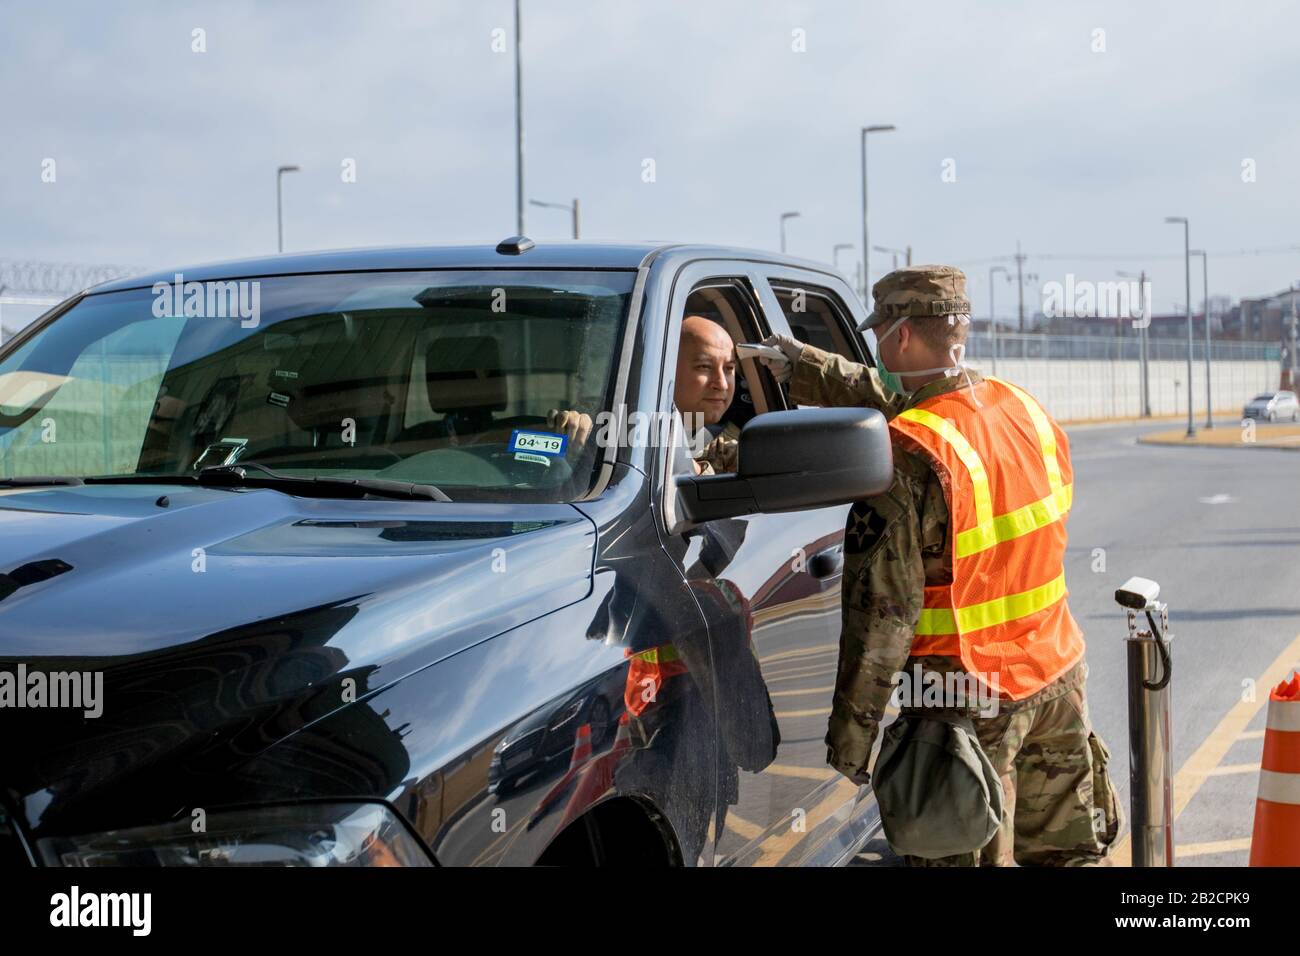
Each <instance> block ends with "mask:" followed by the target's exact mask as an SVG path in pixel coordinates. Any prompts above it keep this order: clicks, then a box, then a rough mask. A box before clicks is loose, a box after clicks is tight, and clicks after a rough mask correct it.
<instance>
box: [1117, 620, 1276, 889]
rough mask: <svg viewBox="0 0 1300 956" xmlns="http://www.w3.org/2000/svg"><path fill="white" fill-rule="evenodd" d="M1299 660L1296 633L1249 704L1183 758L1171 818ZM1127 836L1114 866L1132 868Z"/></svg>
mask: <svg viewBox="0 0 1300 956" xmlns="http://www.w3.org/2000/svg"><path fill="white" fill-rule="evenodd" d="M1298 659H1300V634H1297V635H1296V637H1295V640H1293V641H1292V642H1291V643H1290V644H1289V645H1287V647H1286V649H1285V650H1283V651H1282V653H1281V654H1279V655H1278V656H1277V657H1276V658H1275V659H1274V661H1273V663H1272V664H1270V665H1268V669H1267V670H1266V671H1264V673H1263V674H1261V675H1260V677H1259V680H1257V681H1256V682H1255V686H1256V688H1261V689H1262V690H1260V691H1257V692H1256V694H1255V699H1254V700H1253V701H1245V700H1238V701H1237V703H1235V704H1234V705H1233V706H1232V709H1231V710H1229V711H1228V713H1227V714H1225V715H1224V717H1223V719H1222V720H1221V721H1219V723H1218V726H1216V727H1215V728H1214V729H1213V730H1212V731H1210V734H1209V736H1208V737H1206V738H1205V739H1204V740H1203V741H1201V745H1200V746H1199V747H1197V748H1196V752H1195V753H1194V754H1192V755H1191V756H1190V757H1188V758H1187V763H1185V764H1183V767H1182V769H1181V770H1179V771H1178V774H1177V775H1176V776H1175V777H1174V819H1175V820H1177V819H1178V818H1179V816H1181V815H1182V812H1183V811H1184V810H1186V809H1187V805H1188V804H1189V803H1191V802H1192V797H1194V796H1196V792H1197V791H1198V790H1200V789H1201V785H1202V784H1204V783H1205V780H1206V778H1207V777H1209V776H1210V771H1211V770H1213V769H1214V768H1215V767H1217V766H1218V765H1219V762H1220V761H1221V760H1223V758H1224V757H1225V756H1227V754H1228V751H1229V750H1230V749H1231V748H1232V745H1233V744H1235V743H1236V742H1237V741H1238V740H1239V739H1241V735H1242V734H1243V733H1244V732H1245V731H1246V727H1247V726H1248V725H1249V724H1250V722H1251V721H1252V720H1254V719H1255V715H1256V714H1258V713H1259V712H1260V710H1261V709H1262V708H1263V707H1264V704H1265V703H1266V702H1267V701H1268V691H1269V689H1271V688H1273V687H1276V686H1277V685H1278V684H1280V683H1281V682H1282V681H1283V680H1285V679H1286V677H1287V675H1288V674H1289V673H1290V672H1291V668H1292V667H1293V666H1294V665H1295V663H1296V661H1297V660H1298ZM1130 836H1131V834H1129V833H1126V834H1124V837H1123V839H1121V840H1120V841H1119V843H1117V844H1115V849H1114V851H1113V852H1112V854H1111V859H1112V860H1113V862H1114V865H1115V866H1132V865H1133V847H1132V843H1131V842H1130Z"/></svg>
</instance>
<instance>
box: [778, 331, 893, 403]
mask: <svg viewBox="0 0 1300 956" xmlns="http://www.w3.org/2000/svg"><path fill="white" fill-rule="evenodd" d="M790 398H791V400H792V401H795V402H798V403H799V404H800V405H821V406H824V407H828V408H829V407H834V406H842V405H858V406H862V407H865V408H875V409H878V410H879V411H882V412H884V413H885V416H886V417H887V418H892V417H893V416H894V415H896V414H898V413H899V412H900V411H902V410H903V399H902V397H901V396H898V395H895V394H894V393H892V392H890V391H888V390H887V389H886V388H885V386H884V385H882V384H881V382H880V376H879V374H877V372H876V370H875V369H874V368H872V367H871V366H869V365H859V364H858V363H857V362H850V361H849V360H848V359H846V358H844V357H843V356H840V355H836V354H835V353H834V352H826V351H823V350H822V349H819V348H816V347H815V346H812V345H805V346H804V347H803V349H802V350H801V351H800V353H799V360H798V361H797V362H795V363H794V372H793V374H792V375H791V377H790Z"/></svg>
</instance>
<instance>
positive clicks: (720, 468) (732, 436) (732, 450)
mask: <svg viewBox="0 0 1300 956" xmlns="http://www.w3.org/2000/svg"><path fill="white" fill-rule="evenodd" d="M739 438H740V428H739V427H738V426H737V425H736V423H735V422H727V425H726V427H725V428H723V429H722V431H721V432H719V433H718V435H717V437H715V438H714V439H713V440H712V441H711V442H709V443H708V444H707V445H705V446H704V448H703V450H701V452H700V453H699V454H698V455H696V456H695V460H696V461H698V462H700V463H701V464H702V466H703V467H702V468H701V469H700V474H701V475H723V474H728V473H731V472H735V470H736V460H737V458H738V457H739V453H740V443H739V441H738V439H739Z"/></svg>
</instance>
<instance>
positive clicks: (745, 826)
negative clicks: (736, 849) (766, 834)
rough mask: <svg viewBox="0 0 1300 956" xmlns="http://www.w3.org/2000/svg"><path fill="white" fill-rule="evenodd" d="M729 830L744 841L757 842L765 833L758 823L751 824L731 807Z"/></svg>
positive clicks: (729, 809)
mask: <svg viewBox="0 0 1300 956" xmlns="http://www.w3.org/2000/svg"><path fill="white" fill-rule="evenodd" d="M726 827H727V829H728V830H733V831H735V833H736V835H737V836H739V837H741V838H742V839H744V840H757V839H758V838H759V836H760V835H761V834H762V833H763V828H762V827H760V826H759V825H758V824H757V823H750V822H749V821H748V820H746V819H745V818H744V817H742V816H738V815H737V814H736V813H735V812H734V811H733V810H732V809H731V808H730V807H728V808H727V823H726Z"/></svg>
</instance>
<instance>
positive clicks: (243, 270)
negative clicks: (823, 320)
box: [92, 240, 831, 293]
mask: <svg viewBox="0 0 1300 956" xmlns="http://www.w3.org/2000/svg"><path fill="white" fill-rule="evenodd" d="M508 241H510V240H505V242H508ZM502 245H504V242H503V244H502ZM500 248H501V247H500V246H498V245H489V244H480V245H454V246H453V245H448V246H375V247H362V248H357V249H329V250H322V251H319V252H298V253H289V254H282V255H269V256H257V257H255V258H250V259H234V260H229V261H224V262H211V263H203V264H199V265H190V266H184V267H178V268H174V269H165V270H159V271H156V272H151V273H147V274H143V275H136V276H129V277H124V278H121V279H114V280H112V281H109V282H106V283H103V284H101V285H97V286H95V287H94V289H93V290H92V291H93V292H96V293H99V292H117V291H120V290H123V289H137V288H147V287H149V286H152V285H153V284H154V283H156V282H166V283H171V282H174V281H175V279H176V275H177V274H180V275H181V276H183V277H184V281H186V282H209V281H214V280H218V279H249V278H254V277H269V276H279V275H301V274H310V273H320V272H366V271H373V272H384V271H389V270H416V269H493V268H500V269H636V268H638V267H640V266H641V265H642V264H643V263H644V262H646V260H647V259H649V258H652V257H654V256H656V255H658V254H660V253H663V252H667V251H669V250H672V251H673V253H675V254H681V253H684V254H687V255H688V256H689V257H690V258H718V259H748V260H755V259H757V260H760V261H766V262H785V263H789V264H790V265H794V266H799V267H800V268H805V269H809V268H811V269H816V270H818V271H821V272H830V271H831V267H830V266H829V265H827V264H826V263H824V262H813V261H810V260H805V259H798V258H795V257H793V256H786V255H781V254H779V253H773V252H768V251H766V250H760V249H745V248H740V247H734V246H722V245H700V244H695V243H689V244H688V243H673V242H588V241H568V242H565V241H546V242H537V243H536V244H535V245H534V246H533V247H532V248H530V249H528V250H527V251H525V252H519V253H513V252H502V251H499V250H500Z"/></svg>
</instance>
